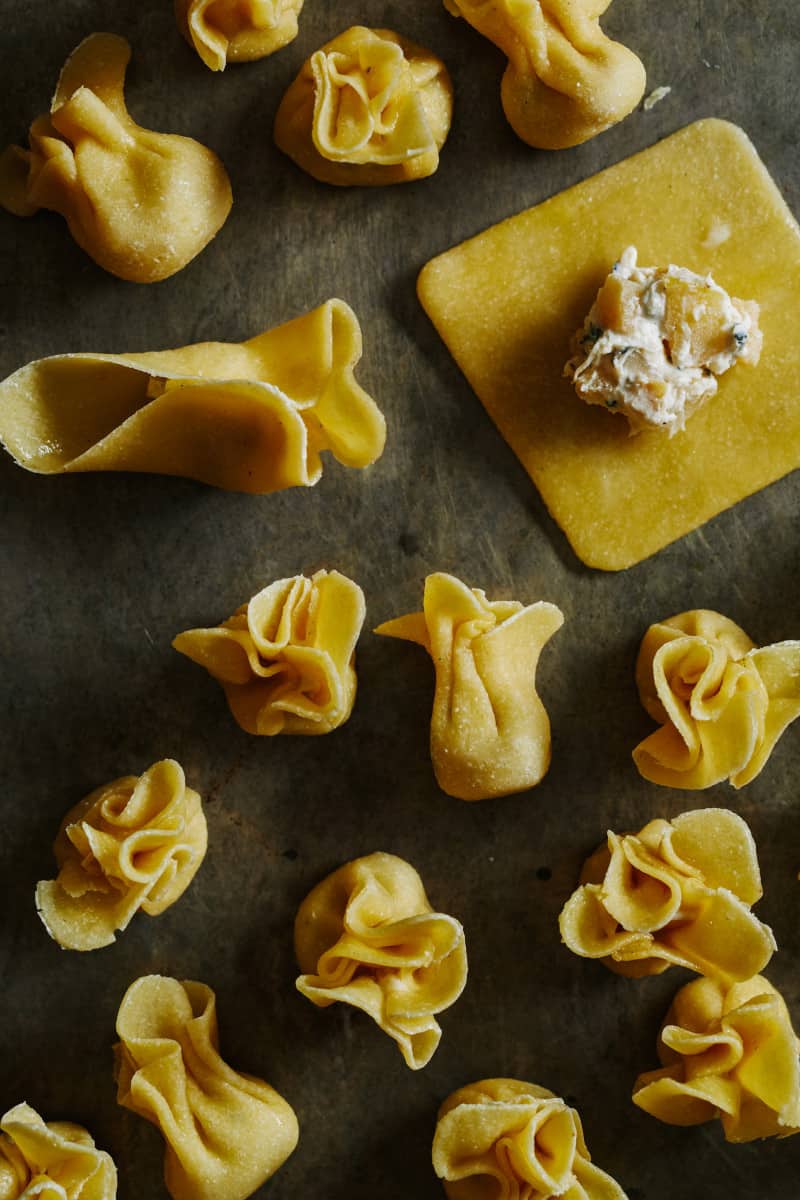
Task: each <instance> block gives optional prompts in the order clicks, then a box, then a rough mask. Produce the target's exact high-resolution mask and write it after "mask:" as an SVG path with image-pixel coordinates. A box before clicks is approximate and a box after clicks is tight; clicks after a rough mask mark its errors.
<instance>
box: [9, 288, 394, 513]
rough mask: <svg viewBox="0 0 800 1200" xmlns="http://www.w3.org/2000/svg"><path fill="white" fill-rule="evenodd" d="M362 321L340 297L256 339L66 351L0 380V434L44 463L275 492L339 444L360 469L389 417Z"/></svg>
mask: <svg viewBox="0 0 800 1200" xmlns="http://www.w3.org/2000/svg"><path fill="white" fill-rule="evenodd" d="M360 358H361V329H360V326H359V324H358V320H357V318H356V315H355V313H354V312H353V311H352V309H351V308H349V307H348V306H347V305H346V304H345V303H344V302H343V301H341V300H328V301H327V302H326V303H325V304H322V305H320V306H319V308H315V309H314V310H313V311H312V312H309V313H306V314H304V315H303V316H301V317H295V319H294V320H292V321H288V322H287V323H286V324H285V325H279V326H277V327H276V328H275V329H268V330H267V331H266V333H261V334H259V335H258V336H257V337H254V338H251V339H250V340H249V341H247V342H241V343H238V342H229V343H227V342H201V343H199V344H198V345H194V346H184V347H183V348H182V349H179V350H163V351H158V352H155V353H152V354H63V355H58V356H55V357H53V358H42V359H38V360H37V361H36V362H32V363H29V364H28V365H27V366H25V367H21V368H20V369H19V370H18V371H16V372H15V373H14V374H13V375H10V376H9V377H8V379H6V380H4V381H3V382H2V383H0V440H1V441H2V442H3V444H4V446H5V447H6V449H7V450H8V451H9V453H10V454H12V455H13V457H14V458H15V459H16V461H17V462H18V463H19V465H20V466H21V467H25V469H26V470H28V471H35V472H36V473H38V474H42V475H53V474H65V473H71V472H73V471H148V472H155V473H156V474H161V475H181V476H185V477H187V478H189V479H198V480H200V481H201V482H202V483H208V484H211V485H212V486H213V487H221V488H228V489H230V490H232V491H239V492H251V493H265V492H274V491H277V490H279V489H281V488H287V487H311V486H312V485H313V484H315V483H316V482H317V481H318V480H319V478H320V476H321V475H322V461H321V459H320V453H321V452H322V451H323V450H329V451H330V452H331V453H332V454H333V456H334V458H336V459H337V461H338V462H340V463H342V464H344V465H345V466H348V467H366V466H369V465H370V463H372V462H374V461H375V459H376V458H378V457H379V456H380V455H381V453H382V452H383V446H384V442H385V438H386V426H385V422H384V419H383V416H382V415H381V413H380V410H379V409H378V407H377V405H376V404H375V401H374V400H373V399H372V397H371V396H368V395H367V393H366V392H365V391H364V390H363V388H361V387H359V385H358V384H357V383H356V380H355V378H354V375H353V369H354V367H355V365H356V363H357V362H358V361H359V359H360Z"/></svg>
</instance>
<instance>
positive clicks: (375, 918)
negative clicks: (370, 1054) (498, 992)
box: [294, 853, 467, 1071]
mask: <svg viewBox="0 0 800 1200" xmlns="http://www.w3.org/2000/svg"><path fill="white" fill-rule="evenodd" d="M294 944H295V953H296V955H297V961H298V964H299V966H300V970H301V971H302V972H303V973H302V974H301V975H300V977H299V978H298V980H297V990H298V991H299V992H301V993H302V995H304V996H306V997H307V998H308V999H309V1000H310V1001H311V1002H312V1003H313V1004H316V1005H317V1007H318V1008H328V1007H329V1006H330V1005H331V1004H335V1003H337V1002H341V1003H343V1004H352V1005H353V1007H354V1008H358V1009H360V1010H361V1011H362V1012H365V1013H366V1014H367V1016H369V1017H372V1019H373V1021H374V1022H375V1023H376V1025H378V1026H380V1028H381V1029H382V1030H383V1031H384V1033H387V1034H388V1035H389V1037H390V1038H393V1039H394V1041H395V1042H396V1043H397V1046H398V1049H399V1050H400V1053H401V1054H402V1056H403V1059H404V1061H405V1063H406V1065H407V1066H409V1067H411V1069H412V1070H414V1071H416V1070H418V1069H419V1068H420V1067H424V1066H426V1064H427V1063H428V1062H430V1060H431V1058H432V1056H433V1054H434V1051H435V1050H436V1047H437V1046H438V1045H439V1040H440V1038H441V1036H442V1031H441V1028H440V1027H439V1024H438V1022H437V1020H436V1016H437V1014H438V1013H440V1012H443V1011H444V1009H446V1008H449V1007H450V1005H451V1004H453V1003H454V1002H455V1001H456V1000H457V999H458V997H459V996H460V995H461V992H462V991H463V988H464V985H465V983H466V980H467V950H466V944H465V941H464V930H463V929H462V927H461V924H460V922H459V921H457V920H456V919H455V917H450V916H447V915H446V914H445V913H439V912H434V911H433V909H432V907H431V904H430V901H429V900H428V897H427V895H426V894H425V888H424V886H423V883H422V880H421V879H420V877H419V875H418V874H417V872H416V871H415V870H414V868H413V867H412V866H411V864H410V863H407V862H405V861H404V860H403V859H402V858H397V857H396V856H395V855H393V854H383V853H375V854H369V855H367V856H366V858H357V859H355V860H354V861H353V862H349V863H346V864H345V866H343V867H339V869H338V870H337V871H334V872H333V874H332V875H329V876H328V877H327V878H326V879H323V881H322V882H321V883H318V884H317V886H316V887H315V888H313V890H312V891H311V892H310V893H309V894H308V896H306V898H305V900H304V901H303V903H302V904H301V905H300V909H299V911H298V913H297V919H296V921H295V927H294Z"/></svg>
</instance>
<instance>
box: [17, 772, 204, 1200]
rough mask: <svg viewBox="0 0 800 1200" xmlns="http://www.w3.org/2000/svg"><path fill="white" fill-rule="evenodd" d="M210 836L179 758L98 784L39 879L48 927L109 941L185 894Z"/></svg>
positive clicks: (93, 943)
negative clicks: (52, 875)
mask: <svg viewBox="0 0 800 1200" xmlns="http://www.w3.org/2000/svg"><path fill="white" fill-rule="evenodd" d="M207 843H208V831H207V828H206V819H205V816H204V815H203V808H202V804H201V801H200V797H199V796H198V794H197V792H195V791H192V789H191V788H189V787H187V786H186V781H185V779H184V775H183V770H182V769H181V767H180V766H179V765H178V763H176V762H175V761H174V760H173V759H166V760H165V761H163V762H158V763H155V764H154V765H153V766H152V767H150V768H149V769H148V770H147V771H145V772H144V774H143V775H140V776H138V777H137V776H135V775H126V776H125V777H124V778H122V779H115V780H114V782H113V783H107V784H106V785H105V786H104V787H100V788H97V790H96V791H94V792H92V793H91V795H89V796H87V797H86V799H85V800H82V801H81V802H80V804H78V805H76V806H75V808H72V809H70V811H69V812H68V813H67V815H66V817H65V818H64V820H63V822H62V825H61V829H60V830H59V833H58V837H57V838H56V842H55V846H54V848H53V849H54V851H55V856H56V861H57V862H58V866H59V872H58V878H57V879H52V880H42V881H41V882H40V883H39V884H38V885H37V888H36V908H37V910H38V912H39V916H40V917H41V919H42V922H43V923H44V927H45V929H46V930H47V932H48V933H49V934H50V936H51V938H54V939H55V941H57V942H58V943H59V945H60V946H63V947H64V949H65V950H97V949H98V948H99V947H100V946H110V945H111V943H112V942H113V941H114V935H115V933H116V932H117V931H118V930H122V929H125V928H126V927H127V925H128V923H129V922H130V920H131V918H132V917H133V916H134V915H135V914H136V913H137V912H138V911H139V909H142V910H143V911H144V912H146V913H148V914H149V916H151V917H154V916H157V915H158V914H159V913H162V912H164V910H165V909H167V908H169V906H170V905H171V904H174V903H175V901H176V900H177V899H178V898H179V897H180V896H182V895H183V893H184V891H185V890H186V888H187V887H188V886H189V884H190V883H191V881H192V879H193V878H194V876H195V873H196V871H197V869H198V867H199V866H200V864H201V862H202V861H203V858H204V857H205V853H206V846H207ZM0 1200H2V1197H1V1195H0Z"/></svg>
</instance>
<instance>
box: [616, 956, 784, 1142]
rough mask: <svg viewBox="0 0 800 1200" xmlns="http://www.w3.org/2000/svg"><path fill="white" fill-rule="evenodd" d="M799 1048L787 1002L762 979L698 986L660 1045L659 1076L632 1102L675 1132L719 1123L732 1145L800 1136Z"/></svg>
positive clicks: (673, 1011) (646, 1080)
mask: <svg viewBox="0 0 800 1200" xmlns="http://www.w3.org/2000/svg"><path fill="white" fill-rule="evenodd" d="M799 1047H800V1043H798V1040H797V1038H796V1036H795V1033H794V1030H793V1029H792V1023H791V1019H790V1017H789V1013H788V1011H787V1009H786V1005H785V1003H784V1001H783V997H782V996H781V995H780V993H779V992H777V991H776V990H775V988H774V987H773V986H772V984H771V983H769V981H768V980H766V979H763V978H762V977H761V976H758V975H757V976H756V977H755V978H754V979H748V980H747V982H745V983H736V984H734V985H733V987H731V988H730V989H726V987H725V986H724V985H723V984H721V983H719V982H717V981H715V980H711V979H695V980H693V981H692V983H688V984H687V985H686V987H683V988H681V990H680V991H679V992H678V994H677V995H676V997H675V999H674V1000H673V1002H672V1006H671V1008H670V1010H669V1012H668V1013H667V1016H666V1020H665V1022H664V1025H663V1027H662V1029H661V1033H660V1034H659V1039H658V1056H659V1058H660V1059H661V1062H662V1063H663V1064H664V1065H663V1066H662V1067H661V1069H660V1070H658V1071H649V1072H647V1073H646V1074H644V1075H640V1076H639V1078H638V1079H637V1080H636V1083H635V1084H634V1085H633V1102H634V1104H637V1105H638V1106H639V1108H643V1109H644V1111H645V1112H648V1113H650V1114H651V1116H654V1117H658V1119H659V1121H665V1122H666V1123H667V1124H668V1125H702V1124H703V1123H704V1122H706V1121H713V1120H714V1118H715V1117H719V1119H720V1120H721V1122H722V1128H723V1130H724V1132H725V1137H726V1139H727V1140H728V1141H729V1142H751V1141H754V1140H755V1139H756V1138H764V1137H786V1136H788V1135H789V1134H791V1133H800V1059H798V1048H799Z"/></svg>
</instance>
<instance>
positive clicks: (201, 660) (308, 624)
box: [172, 571, 366, 736]
mask: <svg viewBox="0 0 800 1200" xmlns="http://www.w3.org/2000/svg"><path fill="white" fill-rule="evenodd" d="M365 613H366V606H365V603H364V593H363V592H362V591H361V588H360V587H359V586H358V584H357V583H354V582H353V580H352V579H348V578H347V576H346V575H340V574H339V572H338V571H317V573H316V574H315V575H313V576H312V577H311V578H310V579H308V578H307V577H306V576H305V575H294V576H292V577H291V578H290V579H278V580H276V582H275V583H271V584H269V585H268V586H267V587H265V588H263V589H262V590H261V591H260V592H258V593H257V595H255V596H253V598H252V599H251V600H249V601H248V602H247V604H243V605H242V606H241V608H238V609H237V610H236V612H235V613H234V614H233V616H232V617H229V618H228V620H227V621H223V622H222V624H221V625H218V626H216V627H214V628H212V629H188V630H187V631H186V632H185V633H180V634H178V636H177V637H176V638H175V640H174V641H173V643H172V644H173V646H174V647H175V649H176V650H177V651H178V652H179V653H180V654H185V655H186V656H187V658H191V659H192V661H193V662H196V663H198V665H199V666H201V667H205V669H206V670H207V671H208V672H209V674H210V675H212V676H213V677H214V678H215V679H216V680H217V682H218V683H221V684H222V687H223V689H224V691H225V695H226V697H227V700H228V704H229V706H230V710H231V712H232V713H233V715H234V717H235V718H236V720H237V721H238V723H239V725H240V726H241V727H242V729H244V730H245V731H246V732H247V733H254V734H265V735H267V736H272V735H273V734H276V733H309V734H318V733H330V732H331V730H333V729H337V728H338V727H339V726H340V725H343V724H344V722H345V721H346V720H347V718H348V717H349V716H350V713H351V712H352V710H353V704H354V702H355V698H356V672H355V666H354V661H355V648H356V642H357V641H358V635H359V633H360V632H361V627H362V625H363V624H364V616H365Z"/></svg>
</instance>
